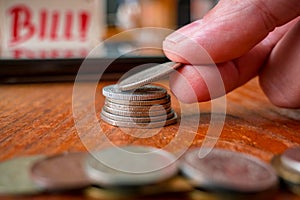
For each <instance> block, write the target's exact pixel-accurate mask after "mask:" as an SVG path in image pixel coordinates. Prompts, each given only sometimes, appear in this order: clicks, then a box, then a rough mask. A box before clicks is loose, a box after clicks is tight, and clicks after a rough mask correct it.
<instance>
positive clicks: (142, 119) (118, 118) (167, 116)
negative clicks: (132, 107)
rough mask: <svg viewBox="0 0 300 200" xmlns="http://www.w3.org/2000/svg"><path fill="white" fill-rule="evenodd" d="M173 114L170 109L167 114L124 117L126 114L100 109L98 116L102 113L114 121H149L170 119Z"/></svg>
mask: <svg viewBox="0 0 300 200" xmlns="http://www.w3.org/2000/svg"><path fill="white" fill-rule="evenodd" d="M174 114H175V112H174V110H173V109H172V110H171V111H170V112H169V113H168V114H167V115H159V116H153V117H151V118H150V117H126V116H120V115H114V114H112V113H109V112H106V111H105V110H102V111H101V114H100V116H101V118H102V116H103V115H104V117H106V118H110V119H111V120H116V121H125V122H134V123H135V122H141V123H149V122H155V121H163V120H167V119H171V118H173V117H174Z"/></svg>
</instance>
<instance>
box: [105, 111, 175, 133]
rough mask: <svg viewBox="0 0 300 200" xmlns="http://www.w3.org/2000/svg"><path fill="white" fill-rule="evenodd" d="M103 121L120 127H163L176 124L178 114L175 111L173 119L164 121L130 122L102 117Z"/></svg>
mask: <svg viewBox="0 0 300 200" xmlns="http://www.w3.org/2000/svg"><path fill="white" fill-rule="evenodd" d="M101 119H102V121H104V122H106V123H108V124H109V125H112V126H118V127H125V128H145V129H147V128H161V127H164V126H168V125H171V124H175V123H176V122H177V114H176V113H175V112H174V116H173V117H172V118H171V119H167V120H164V121H157V122H151V123H138V122H136V123H134V124H133V123H130V122H124V121H118V120H112V119H109V118H107V117H103V118H101Z"/></svg>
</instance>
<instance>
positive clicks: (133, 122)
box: [101, 85, 177, 128]
mask: <svg viewBox="0 0 300 200" xmlns="http://www.w3.org/2000/svg"><path fill="white" fill-rule="evenodd" d="M102 93H103V95H104V96H105V97H106V99H105V103H104V106H103V108H102V111H101V119H102V120H103V121H105V122H107V123H109V124H111V125H113V126H120V127H128V128H158V127H163V126H167V125H170V124H174V123H176V122H177V115H176V113H175V112H174V110H173V109H172V107H171V98H170V95H169V94H168V93H167V91H166V89H164V88H163V87H160V86H156V85H145V86H142V87H138V88H137V89H132V90H127V91H121V90H120V89H119V88H118V85H109V86H106V87H104V88H103V90H102Z"/></svg>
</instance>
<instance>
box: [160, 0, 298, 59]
mask: <svg viewBox="0 0 300 200" xmlns="http://www.w3.org/2000/svg"><path fill="white" fill-rule="evenodd" d="M299 14H300V1H299V0H288V1H287V0H243V1H242V0H235V1H232V0H221V1H220V2H219V3H218V4H217V6H216V7H214V8H213V9H212V10H211V11H210V12H209V13H208V14H207V15H206V16H205V17H204V18H203V19H201V20H198V21H195V22H193V23H191V24H188V25H186V26H184V27H183V28H181V29H179V30H177V31H175V32H174V33H172V34H171V35H169V36H168V37H167V38H166V39H165V41H164V42H163V49H164V52H165V54H166V56H167V57H168V58H169V59H171V60H173V61H176V62H183V63H187V62H188V61H187V60H192V61H193V63H192V64H205V63H207V62H208V59H207V58H206V57H207V55H206V54H205V55H203V53H201V52H203V50H202V51H201V49H204V50H206V51H207V53H208V54H209V55H210V56H211V58H212V59H213V61H214V62H217V63H219V62H225V61H228V60H232V59H234V58H237V57H240V56H241V55H243V54H245V53H246V52H248V51H249V50H250V49H252V48H253V47H254V46H255V45H256V44H257V43H259V42H260V41H261V40H263V39H264V38H265V37H266V36H267V35H268V34H269V32H271V31H273V30H274V29H275V28H276V27H278V26H281V25H283V24H285V23H287V22H289V21H291V20H292V19H294V18H296V17H297V16H298V15H299ZM199 52H200V53H199ZM186 58H188V59H186Z"/></svg>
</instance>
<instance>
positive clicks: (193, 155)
mask: <svg viewBox="0 0 300 200" xmlns="http://www.w3.org/2000/svg"><path fill="white" fill-rule="evenodd" d="M199 151H200V148H199V149H194V150H191V151H189V152H187V153H186V154H185V155H184V157H183V159H182V165H181V169H182V172H183V173H184V174H185V175H186V176H187V177H189V178H190V179H192V180H193V181H194V183H195V185H196V187H200V188H204V189H209V190H212V191H218V190H222V191H234V192H239V193H255V192H262V191H265V190H268V189H270V188H273V187H275V186H276V185H277V183H278V181H277V176H276V173H275V171H274V170H273V169H272V167H271V166H269V165H268V164H267V163H264V162H262V161H261V160H259V159H257V158H254V157H252V156H249V155H246V154H242V153H237V152H233V151H228V150H223V149H212V150H211V151H210V153H209V154H208V155H207V156H205V157H204V158H199ZM207 151H208V150H207Z"/></svg>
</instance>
